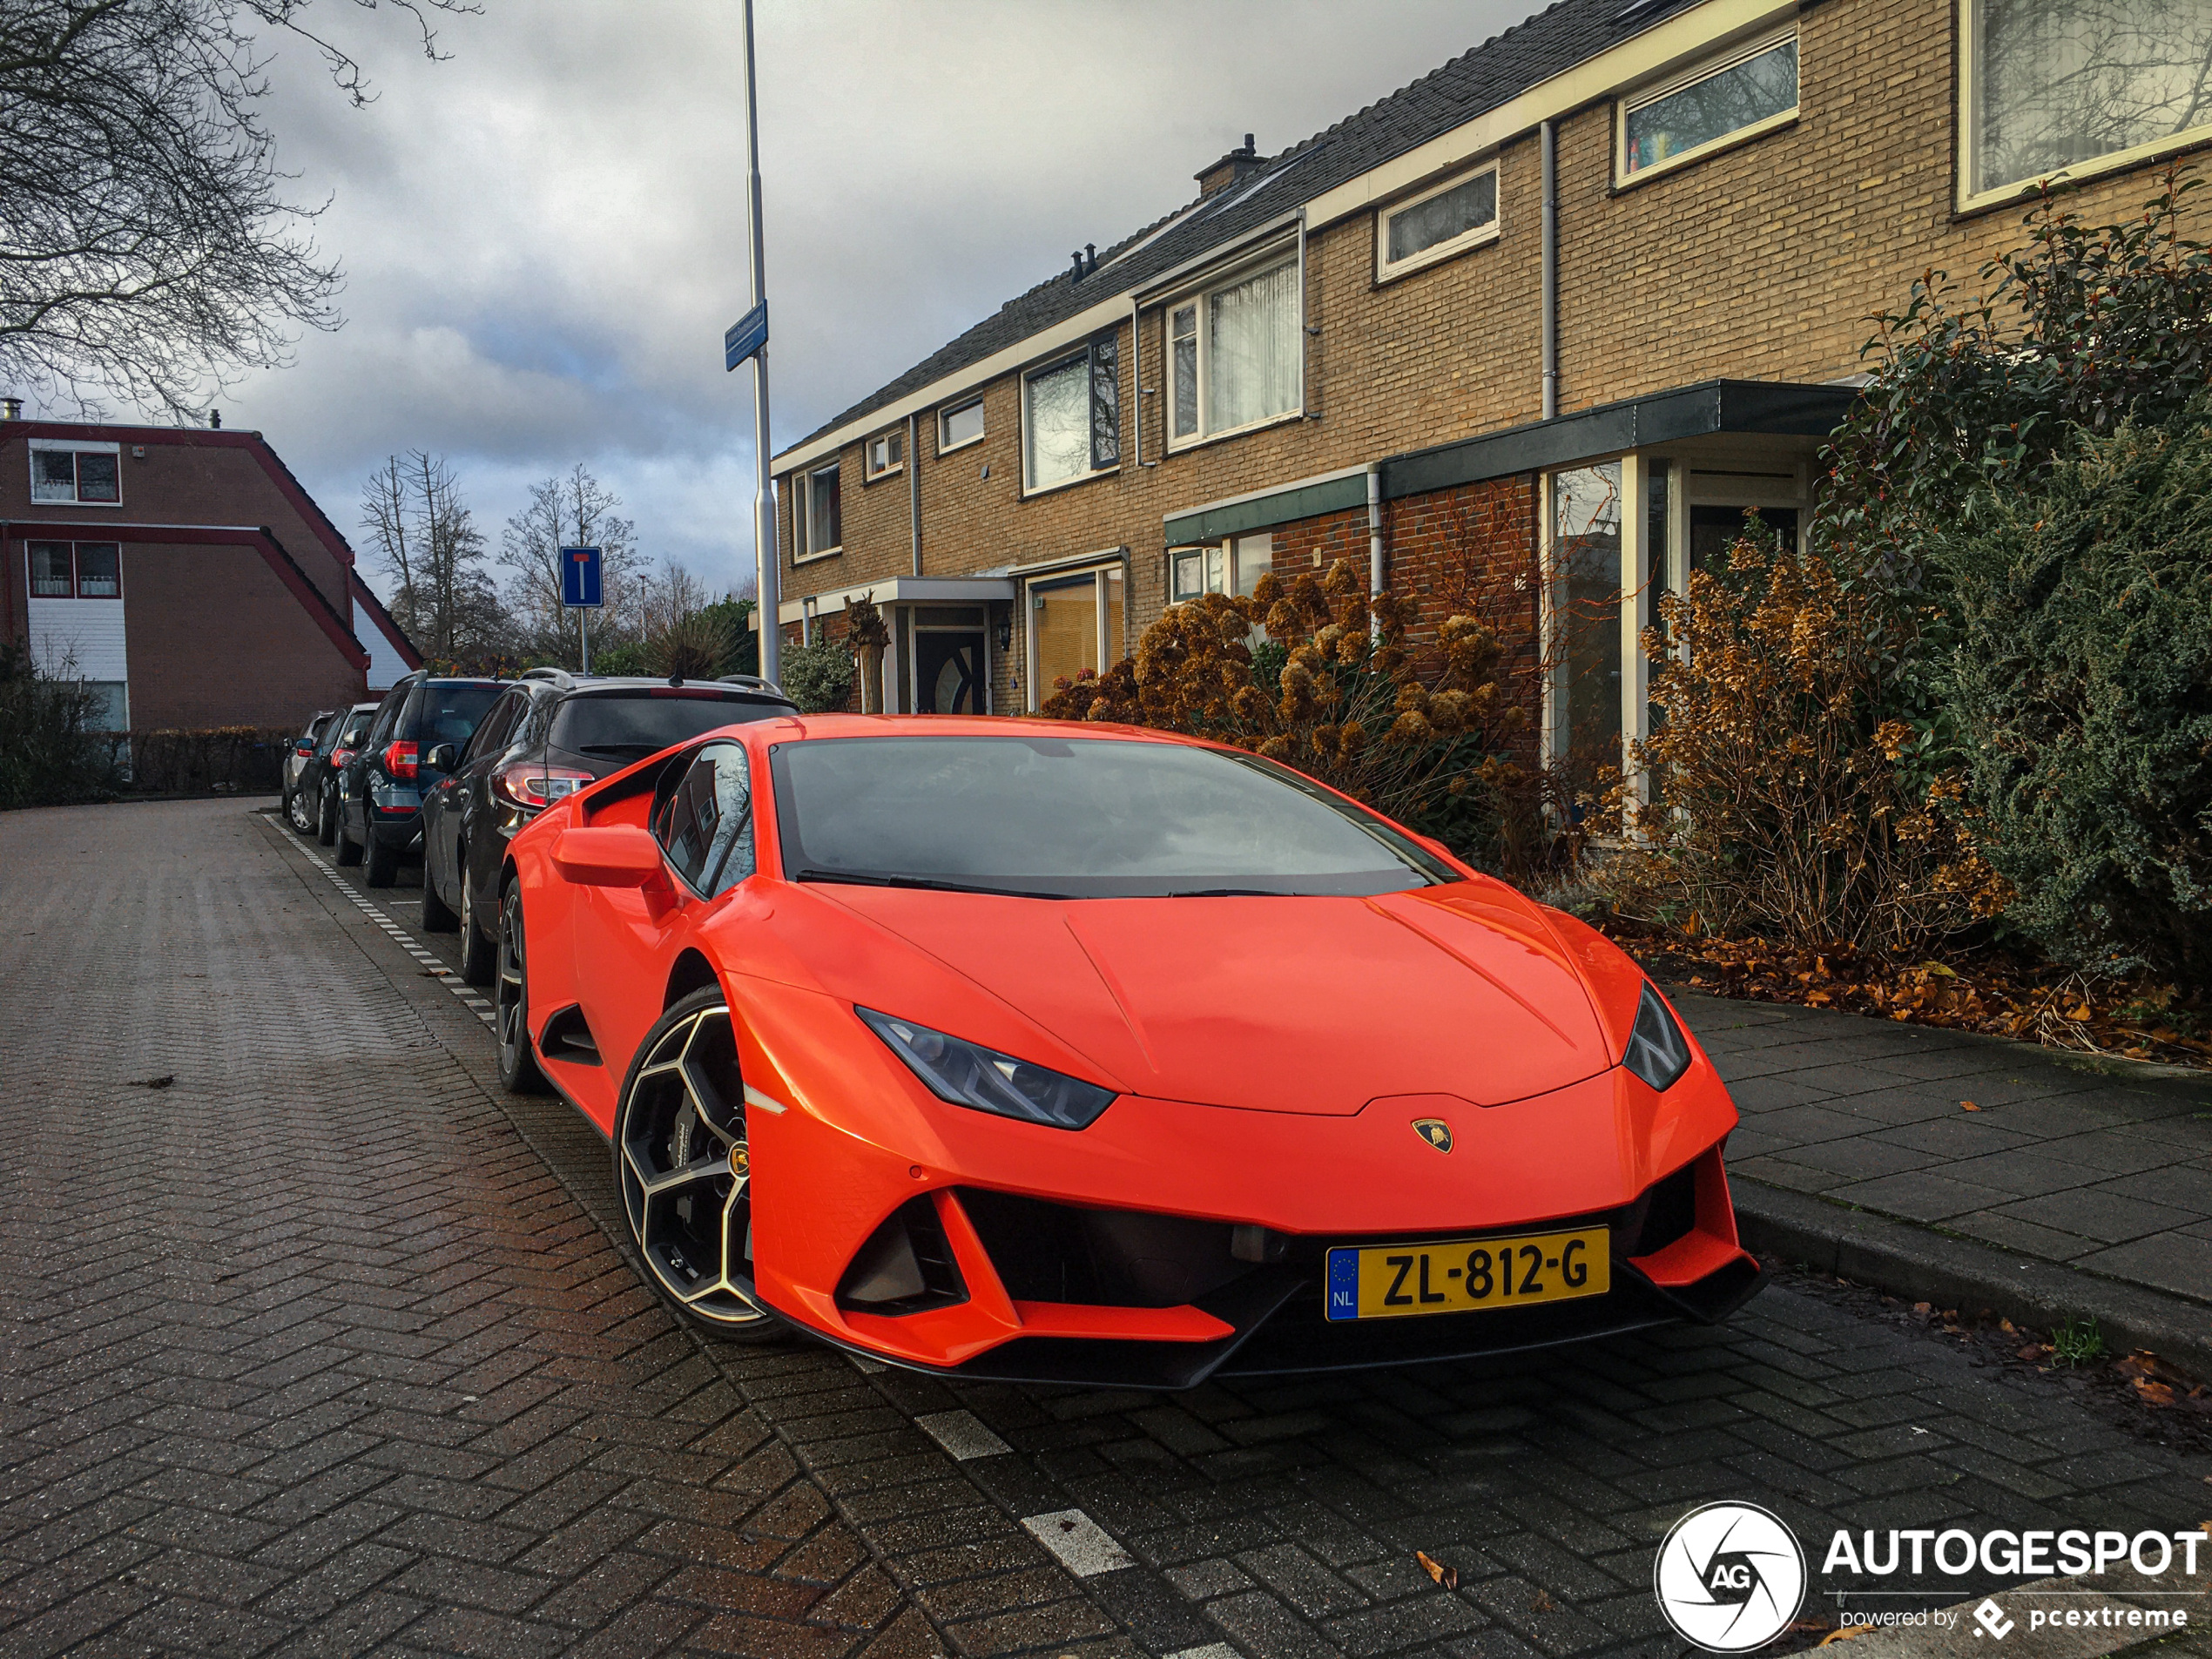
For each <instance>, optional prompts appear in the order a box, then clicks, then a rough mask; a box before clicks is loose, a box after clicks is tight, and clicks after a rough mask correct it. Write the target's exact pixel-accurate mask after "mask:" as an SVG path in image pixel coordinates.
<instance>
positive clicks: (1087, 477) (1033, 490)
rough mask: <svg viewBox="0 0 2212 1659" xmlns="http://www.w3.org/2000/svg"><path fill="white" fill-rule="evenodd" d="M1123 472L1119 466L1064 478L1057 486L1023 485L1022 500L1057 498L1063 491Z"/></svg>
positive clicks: (1113, 476)
mask: <svg viewBox="0 0 2212 1659" xmlns="http://www.w3.org/2000/svg"><path fill="white" fill-rule="evenodd" d="M1121 470H1122V469H1121V468H1120V466H1119V465H1115V466H1111V467H1100V468H1097V469H1095V470H1093V471H1090V472H1087V473H1083V474H1082V475H1080V476H1077V477H1074V478H1062V480H1061V481H1060V482H1058V483H1056V484H1034V485H1033V484H1023V485H1022V496H1021V498H1022V500H1023V501H1035V500H1036V499H1037V497H1038V496H1056V495H1058V494H1059V493H1060V492H1061V491H1062V490H1063V489H1075V488H1076V485H1078V484H1089V483H1096V482H1098V480H1100V479H1101V478H1115V477H1118V476H1120V475H1121Z"/></svg>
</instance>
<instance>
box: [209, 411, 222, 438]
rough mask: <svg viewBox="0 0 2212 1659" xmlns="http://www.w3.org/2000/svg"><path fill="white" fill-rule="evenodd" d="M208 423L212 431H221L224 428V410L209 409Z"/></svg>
mask: <svg viewBox="0 0 2212 1659" xmlns="http://www.w3.org/2000/svg"><path fill="white" fill-rule="evenodd" d="M207 425H208V428H209V429H210V430H211V431H215V432H220V431H221V430H222V429H223V412H222V410H220V409H210V410H208V411H207Z"/></svg>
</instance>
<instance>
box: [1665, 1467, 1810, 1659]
mask: <svg viewBox="0 0 2212 1659" xmlns="http://www.w3.org/2000/svg"><path fill="white" fill-rule="evenodd" d="M1651 1589H1652V1594H1653V1595H1656V1597H1657V1598H1658V1601H1659V1610H1660V1611H1661V1612H1662V1613H1663V1614H1665V1615H1666V1617H1667V1622H1668V1623H1669V1624H1671V1625H1672V1626H1674V1628H1675V1631H1676V1635H1680V1636H1681V1637H1682V1638H1683V1640H1684V1641H1685V1642H1692V1643H1695V1644H1696V1646H1698V1647H1700V1648H1703V1649H1705V1651H1706V1652H1708V1653H1747V1652H1749V1651H1750V1649H1753V1648H1763V1647H1764V1646H1765V1645H1766V1644H1767V1643H1768V1642H1771V1641H1773V1640H1774V1639H1775V1637H1777V1636H1778V1635H1781V1634H1782V1632H1783V1631H1784V1630H1785V1629H1788V1628H1789V1625H1790V1622H1791V1620H1792V1619H1794V1618H1796V1617H1797V1609H1798V1608H1799V1607H1801V1606H1802V1605H1804V1599H1805V1557H1804V1551H1803V1550H1801V1549H1799V1548H1797V1539H1796V1537H1795V1536H1793V1535H1792V1534H1791V1531H1790V1529H1789V1527H1785V1526H1784V1525H1783V1524H1782V1521H1781V1520H1780V1519H1779V1518H1778V1517H1777V1516H1775V1515H1772V1514H1769V1513H1768V1512H1767V1511H1766V1510H1764V1509H1762V1508H1760V1507H1758V1506H1757V1505H1756V1504H1749V1503H1709V1504H1707V1505H1706V1506H1705V1507H1703V1508H1702V1509H1693V1510H1691V1511H1690V1512H1689V1514H1686V1515H1684V1516H1683V1518H1682V1519H1681V1520H1680V1521H1676V1522H1675V1524H1674V1527H1672V1529H1671V1530H1669V1533H1668V1534H1667V1535H1666V1537H1665V1538H1664V1539H1662V1541H1660V1545H1659V1558H1658V1560H1657V1561H1655V1562H1654V1563H1653V1564H1652V1568H1651Z"/></svg>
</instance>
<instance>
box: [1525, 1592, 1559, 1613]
mask: <svg viewBox="0 0 2212 1659" xmlns="http://www.w3.org/2000/svg"><path fill="white" fill-rule="evenodd" d="M1529 1605H1530V1606H1532V1607H1534V1608H1535V1610H1536V1611H1537V1612H1539V1613H1556V1612H1558V1611H1559V1604H1558V1603H1557V1602H1554V1601H1553V1600H1552V1598H1551V1592H1550V1591H1548V1590H1538V1591H1537V1592H1536V1599H1535V1601H1534V1602H1531V1603H1530V1604H1529Z"/></svg>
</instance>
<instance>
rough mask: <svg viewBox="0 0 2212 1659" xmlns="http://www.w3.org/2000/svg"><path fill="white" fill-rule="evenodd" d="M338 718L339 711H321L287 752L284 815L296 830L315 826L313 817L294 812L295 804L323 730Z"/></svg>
mask: <svg viewBox="0 0 2212 1659" xmlns="http://www.w3.org/2000/svg"><path fill="white" fill-rule="evenodd" d="M336 718H338V711H337V710H335V709H322V710H319V711H317V712H316V714H315V718H314V719H312V720H310V721H308V722H307V725H306V727H305V728H304V729H303V730H302V731H301V732H300V735H299V736H298V737H296V738H293V739H292V746H291V747H290V748H289V749H287V750H286V751H285V753H284V815H285V816H286V817H287V818H288V819H291V820H292V824H293V828H295V829H299V830H312V829H314V826H315V822H314V819H313V818H312V817H306V816H303V815H302V814H301V813H298V812H296V811H295V810H293V803H294V802H296V801H297V800H298V799H300V779H301V777H303V776H304V775H305V774H306V772H307V763H308V762H309V761H310V760H313V759H314V758H315V744H316V742H317V740H318V739H319V738H321V736H322V732H323V728H324V727H325V726H327V725H329V724H330V723H331V722H332V721H333V720H334V719H336Z"/></svg>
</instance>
